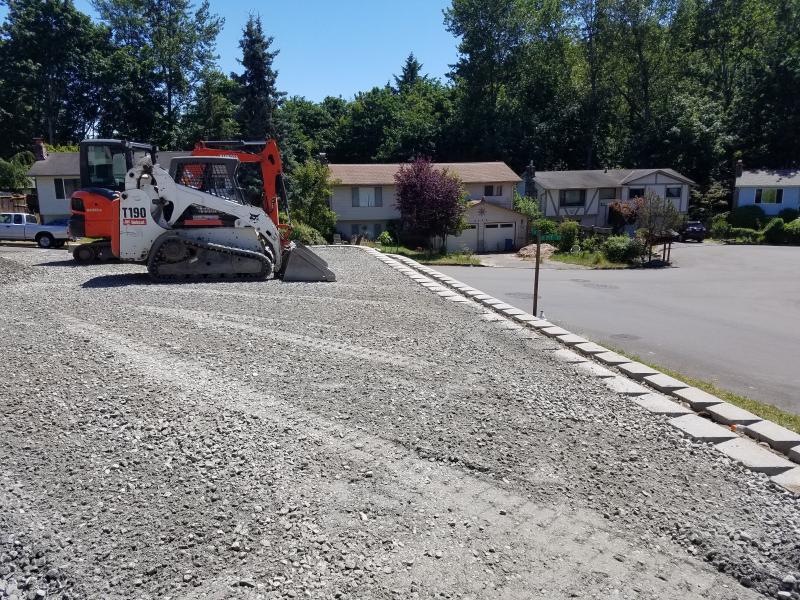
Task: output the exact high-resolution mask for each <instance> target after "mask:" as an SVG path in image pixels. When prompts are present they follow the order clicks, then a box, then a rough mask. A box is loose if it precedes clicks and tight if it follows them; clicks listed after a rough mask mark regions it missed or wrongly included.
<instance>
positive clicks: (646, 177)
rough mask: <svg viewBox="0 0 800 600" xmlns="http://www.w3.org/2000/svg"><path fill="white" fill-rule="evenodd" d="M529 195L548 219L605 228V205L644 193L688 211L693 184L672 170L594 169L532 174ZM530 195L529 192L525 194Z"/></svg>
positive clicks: (683, 211)
mask: <svg viewBox="0 0 800 600" xmlns="http://www.w3.org/2000/svg"><path fill="white" fill-rule="evenodd" d="M531 175H532V177H531V180H532V181H533V184H534V192H533V195H534V196H535V197H536V198H538V200H539V207H540V208H541V210H542V213H543V214H544V215H545V216H546V217H549V218H569V219H574V220H577V221H580V223H581V225H587V226H590V225H594V226H597V227H605V226H606V225H608V205H609V204H611V203H612V202H627V201H629V200H632V199H634V198H637V197H643V196H644V194H645V193H646V192H648V191H652V192H655V193H656V194H658V195H659V196H660V197H661V198H668V199H669V200H671V201H672V202H673V204H674V205H675V208H677V209H678V212H680V213H683V214H685V213H686V212H687V211H688V209H689V187H690V186H692V185H695V183H694V182H693V181H692V180H691V179H689V178H688V177H684V176H683V175H681V174H680V173H678V172H677V171H673V170H672V169H598V170H586V171H539V172H533V173H532V174H531ZM529 193H530V192H529Z"/></svg>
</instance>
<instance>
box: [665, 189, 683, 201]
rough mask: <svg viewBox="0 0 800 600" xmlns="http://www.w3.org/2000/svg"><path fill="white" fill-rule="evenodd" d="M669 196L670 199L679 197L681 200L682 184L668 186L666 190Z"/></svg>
mask: <svg viewBox="0 0 800 600" xmlns="http://www.w3.org/2000/svg"><path fill="white" fill-rule="evenodd" d="M666 195H667V198H669V199H677V200H679V199H680V197H681V188H680V186H675V187H668V188H667V191H666Z"/></svg>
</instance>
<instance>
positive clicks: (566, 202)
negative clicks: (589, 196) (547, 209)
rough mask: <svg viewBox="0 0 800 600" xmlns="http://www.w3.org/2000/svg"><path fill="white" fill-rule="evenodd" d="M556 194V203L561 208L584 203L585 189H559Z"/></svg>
mask: <svg viewBox="0 0 800 600" xmlns="http://www.w3.org/2000/svg"><path fill="white" fill-rule="evenodd" d="M558 195H559V199H558V204H559V206H561V207H562V208H563V207H570V206H584V205H585V204H586V190H561V191H560V192H559V194H558Z"/></svg>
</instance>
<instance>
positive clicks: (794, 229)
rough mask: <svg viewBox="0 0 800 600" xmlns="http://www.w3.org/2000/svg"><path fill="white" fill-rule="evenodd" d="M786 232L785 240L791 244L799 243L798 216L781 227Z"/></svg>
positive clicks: (799, 227)
mask: <svg viewBox="0 0 800 600" xmlns="http://www.w3.org/2000/svg"><path fill="white" fill-rule="evenodd" d="M783 232H784V233H785V234H786V241H787V242H790V243H792V244H800V218H797V219H795V220H794V221H792V222H791V223H787V224H786V226H785V227H784V228H783Z"/></svg>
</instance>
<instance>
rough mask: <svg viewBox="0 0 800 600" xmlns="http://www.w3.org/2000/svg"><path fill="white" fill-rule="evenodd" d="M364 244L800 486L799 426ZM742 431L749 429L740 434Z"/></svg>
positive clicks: (742, 460)
mask: <svg viewBox="0 0 800 600" xmlns="http://www.w3.org/2000/svg"><path fill="white" fill-rule="evenodd" d="M360 247H361V248H363V249H364V250H365V251H366V252H367V253H368V254H371V255H373V256H375V257H376V258H377V259H378V260H380V261H381V262H383V263H384V264H386V265H388V266H390V267H392V268H393V269H395V270H397V271H399V272H400V273H403V274H404V275H406V276H408V277H409V278H411V279H412V280H413V281H416V282H417V283H419V284H420V285H422V286H423V287H426V288H428V289H429V290H431V291H432V292H434V293H436V294H438V295H439V296H441V297H442V298H443V299H445V300H447V301H451V302H462V303H463V302H470V303H473V304H477V305H480V306H482V307H483V308H485V309H487V311H491V312H487V313H484V316H482V317H481V318H482V319H484V320H487V321H495V322H496V323H497V325H498V326H499V327H501V328H502V329H508V330H515V332H516V333H518V334H528V335H524V337H527V338H529V339H532V338H538V337H541V336H542V335H544V336H547V337H549V338H551V339H553V340H557V341H558V342H559V343H560V344H561V345H563V347H564V348H563V349H558V350H555V352H554V353H555V356H556V358H558V359H559V360H561V361H562V362H566V363H570V364H573V365H574V366H576V367H579V368H580V369H581V370H583V371H585V372H586V373H587V374H589V375H590V376H593V377H597V378H598V379H600V380H601V381H602V382H603V383H604V384H605V385H606V387H608V388H609V389H611V390H612V391H616V392H617V393H619V394H622V395H624V396H627V397H628V398H629V399H631V401H632V402H634V403H635V404H637V405H638V406H640V407H642V409H644V410H646V411H649V412H651V413H652V414H654V415H660V416H662V417H666V418H668V419H669V420H668V423H669V424H670V425H671V426H672V427H675V428H676V429H678V430H679V431H680V432H681V433H683V434H684V435H685V436H687V437H689V438H691V439H693V440H695V441H699V442H706V443H710V444H712V445H713V446H714V447H715V449H716V450H717V451H719V452H720V453H722V454H724V455H725V456H727V457H728V458H729V459H731V460H732V461H734V462H736V463H738V464H740V465H742V466H744V467H746V468H748V469H749V470H751V471H753V472H756V473H763V474H765V475H767V476H769V478H770V480H771V481H772V482H773V483H774V484H776V485H778V486H780V487H782V488H784V489H785V490H787V491H789V492H793V493H795V494H800V434H797V433H795V432H793V431H790V430H788V429H786V428H784V427H781V426H780V425H778V424H776V423H773V422H771V421H766V420H763V419H760V418H759V417H757V416H756V415H753V414H752V413H749V412H747V411H745V410H743V409H740V408H739V407H736V406H733V405H731V404H728V403H727V402H725V401H724V400H722V399H721V398H717V397H716V396H713V395H711V394H709V393H707V392H704V391H702V390H699V389H697V388H694V387H692V386H690V385H688V384H686V383H684V382H682V381H679V380H677V379H675V378H673V377H670V376H669V375H666V374H664V373H660V372H658V371H657V370H655V369H651V368H650V367H647V366H645V365H643V364H641V363H637V362H635V361H632V360H630V359H628V358H626V357H624V356H622V355H620V354H617V353H615V352H612V351H611V350H608V349H607V348H604V347H603V346H600V345H599V344H595V343H594V342H592V341H591V340H587V339H585V338H583V337H581V336H579V335H576V334H574V333H571V332H569V331H567V330H566V329H563V328H561V327H558V326H556V325H555V324H553V323H550V322H548V321H545V320H543V319H540V318H538V317H536V316H535V315H531V314H528V313H526V312H524V311H522V310H519V309H517V308H514V307H512V306H510V305H509V304H506V303H504V302H503V301H501V300H498V299H497V298H494V297H492V296H490V295H489V294H485V293H483V292H482V291H480V290H478V289H475V288H473V287H472V286H469V285H466V284H465V283H462V282H460V281H458V280H457V279H453V278H452V277H449V276H447V275H445V274H444V273H440V272H439V271H436V270H435V269H432V268H430V267H427V266H425V265H422V264H420V263H418V262H416V261H415V260H412V259H410V258H408V257H405V256H400V255H396V254H384V253H383V252H380V251H378V250H375V249H374V248H369V247H365V246H360ZM531 330H533V331H531ZM534 331H535V332H536V333H534ZM614 369H615V370H614ZM670 397H671V398H670ZM697 413H702V416H700V415H699V414H697ZM704 417H705V418H704ZM715 421H716V422H715ZM718 423H719V424H718ZM740 431H741V432H743V433H744V434H745V435H747V436H748V437H744V436H742V435H740V433H739V432H740Z"/></svg>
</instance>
